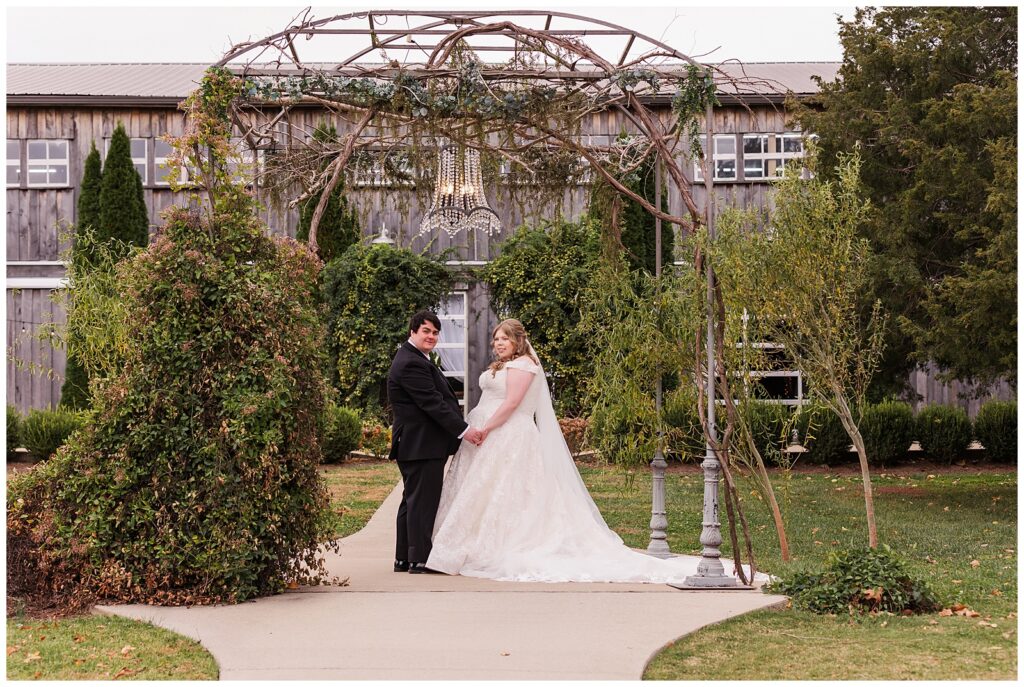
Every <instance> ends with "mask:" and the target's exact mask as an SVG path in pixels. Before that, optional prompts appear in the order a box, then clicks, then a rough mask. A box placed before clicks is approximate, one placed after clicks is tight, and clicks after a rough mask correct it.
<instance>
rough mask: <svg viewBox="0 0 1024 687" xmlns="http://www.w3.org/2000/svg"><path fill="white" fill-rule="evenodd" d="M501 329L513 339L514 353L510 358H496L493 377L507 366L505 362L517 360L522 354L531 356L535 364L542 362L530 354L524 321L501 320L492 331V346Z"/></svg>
mask: <svg viewBox="0 0 1024 687" xmlns="http://www.w3.org/2000/svg"><path fill="white" fill-rule="evenodd" d="M499 331H502V332H504V333H505V336H507V337H508V338H509V339H510V340H511V341H512V355H511V357H509V359H508V360H495V361H494V362H493V363H491V368H490V369H491V376H492V377H493V376H494V375H495V374H497V373H498V370H500V369H501V368H503V367H505V363H507V362H508V361H509V360H515V359H516V358H518V357H519V356H522V355H525V356H527V357H529V359H530V360H532V361H533V363H534V364H535V365H540V362H539V361H538V360H537V359H536V358H534V357H533V356H532V355H530V344H529V342H528V341H527V340H526V327H524V326H523V323H522V322H520V321H519V320H514V319H508V320H502V321H501V322H499V323H498V326H497V327H495V328H494V331H492V332H491V344H492V346H493V344H494V335H495V334H497V333H498V332H499ZM492 350H493V349H492Z"/></svg>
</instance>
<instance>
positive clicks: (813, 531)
mask: <svg viewBox="0 0 1024 687" xmlns="http://www.w3.org/2000/svg"><path fill="white" fill-rule="evenodd" d="M820 529H821V528H820V527H815V528H814V529H813V530H811V534H817V533H818V530H820Z"/></svg>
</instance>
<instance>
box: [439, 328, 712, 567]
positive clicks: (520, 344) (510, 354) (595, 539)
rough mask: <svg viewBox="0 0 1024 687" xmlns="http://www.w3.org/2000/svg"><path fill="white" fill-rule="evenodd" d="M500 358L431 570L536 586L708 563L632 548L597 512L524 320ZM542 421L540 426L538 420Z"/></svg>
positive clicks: (447, 493) (503, 339) (473, 419)
mask: <svg viewBox="0 0 1024 687" xmlns="http://www.w3.org/2000/svg"><path fill="white" fill-rule="evenodd" d="M492 344H493V347H494V353H495V355H496V357H497V360H496V361H495V362H494V363H493V364H492V365H491V366H490V367H489V368H488V369H487V370H484V372H483V374H481V375H480V387H481V389H482V391H483V394H482V395H481V397H480V402H479V403H478V404H477V406H476V408H474V409H473V410H472V411H470V413H469V417H468V422H469V424H470V425H471V426H474V427H481V428H482V432H483V436H484V439H483V441H482V442H481V443H480V444H479V445H473V444H471V443H469V442H465V441H464V442H462V445H461V446H460V448H459V451H458V452H457V453H456V454H455V457H454V458H453V459H452V464H451V466H450V467H449V470H448V474H447V476H446V477H445V480H444V486H443V489H442V492H441V503H440V506H439V508H438V511H437V518H436V519H435V521H434V536H433V548H432V549H431V553H430V557H429V558H428V560H427V567H428V568H430V569H431V570H435V571H439V572H445V573H449V574H452V575H466V576H470V577H485V578H489V579H494V580H516V581H535V582H570V581H575V582H682V581H683V578H685V577H686V576H687V575H692V574H694V573H696V571H697V562H698V560H699V559H698V558H696V557H694V556H681V557H678V558H670V559H658V558H654V557H652V556H649V555H647V554H644V553H640V552H638V551H634V550H633V549H630V548H628V547H627V546H626V545H625V544H623V543H622V539H621V538H619V536H618V535H617V534H615V532H613V531H612V530H611V529H609V528H608V525H606V524H605V522H604V519H603V518H602V517H601V513H600V512H599V511H598V510H597V506H595V505H594V501H593V499H591V497H590V494H589V492H588V491H587V488H586V486H585V485H584V484H583V480H582V479H581V478H580V475H579V472H578V471H577V470H576V465H575V464H574V463H573V460H572V456H571V454H570V453H569V449H568V448H567V446H566V444H565V439H564V438H563V437H562V433H561V430H560V428H559V426H558V421H557V420H556V418H555V412H554V408H553V407H552V404H551V395H550V393H549V391H548V386H547V381H546V380H545V377H544V370H543V368H542V367H541V365H540V361H539V360H538V359H537V354H536V352H535V351H534V350H533V347H532V346H531V345H530V342H529V341H528V340H527V338H526V330H525V329H524V328H523V325H522V324H521V323H520V322H519V321H518V320H504V321H503V322H501V323H500V324H499V325H498V326H497V327H496V328H495V329H494V334H493V337H492ZM535 418H536V420H535Z"/></svg>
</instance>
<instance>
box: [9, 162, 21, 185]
mask: <svg viewBox="0 0 1024 687" xmlns="http://www.w3.org/2000/svg"><path fill="white" fill-rule="evenodd" d="M19 171H20V170H19V169H18V166H17V165H7V183H8V184H20V183H21V175H20V174H19V173H18V172H19Z"/></svg>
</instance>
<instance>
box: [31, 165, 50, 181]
mask: <svg viewBox="0 0 1024 687" xmlns="http://www.w3.org/2000/svg"><path fill="white" fill-rule="evenodd" d="M48 169H49V168H48V167H29V168H28V183H30V184H45V183H46V180H47V177H48V176H49V174H48V173H47V170H48Z"/></svg>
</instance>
